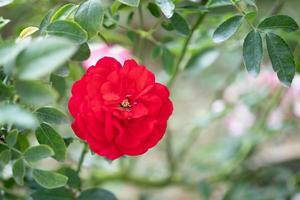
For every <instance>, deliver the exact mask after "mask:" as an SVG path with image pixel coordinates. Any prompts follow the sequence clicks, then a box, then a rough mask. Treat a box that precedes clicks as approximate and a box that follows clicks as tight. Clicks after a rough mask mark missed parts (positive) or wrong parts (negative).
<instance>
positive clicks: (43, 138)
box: [35, 123, 66, 161]
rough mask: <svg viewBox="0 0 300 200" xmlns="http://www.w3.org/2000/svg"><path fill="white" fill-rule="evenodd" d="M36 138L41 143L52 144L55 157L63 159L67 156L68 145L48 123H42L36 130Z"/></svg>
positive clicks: (59, 159)
mask: <svg viewBox="0 0 300 200" xmlns="http://www.w3.org/2000/svg"><path fill="white" fill-rule="evenodd" d="M35 135H36V138H37V140H38V141H39V143H40V144H46V145H48V146H50V147H51V148H52V149H53V150H54V152H55V156H54V158H55V159H56V160H58V161H63V160H64V159H65V156H66V145H65V142H64V140H63V138H62V137H61V136H60V135H59V134H58V133H57V132H56V131H55V130H54V129H53V128H52V127H51V126H49V125H48V124H45V123H43V124H41V125H40V127H39V128H38V129H37V130H36V132H35Z"/></svg>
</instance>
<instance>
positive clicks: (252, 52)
mask: <svg viewBox="0 0 300 200" xmlns="http://www.w3.org/2000/svg"><path fill="white" fill-rule="evenodd" d="M243 57H244V63H245V65H246V68H247V70H248V72H249V74H251V75H253V76H255V77H256V76H257V75H258V74H259V72H260V64H261V62H262V59H263V46H262V38H261V36H260V34H259V32H258V31H255V30H253V31H251V32H250V33H249V34H248V35H247V37H246V39H245V41H244V45H243Z"/></svg>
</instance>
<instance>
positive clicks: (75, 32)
mask: <svg viewBox="0 0 300 200" xmlns="http://www.w3.org/2000/svg"><path fill="white" fill-rule="evenodd" d="M47 33H48V34H50V35H55V36H60V37H65V38H68V39H70V40H72V41H74V42H76V43H78V44H82V43H85V42H86V41H87V39H88V34H87V32H86V31H85V30H84V29H83V28H82V27H81V26H80V25H79V24H77V23H76V22H72V21H67V20H59V21H55V22H53V23H51V24H49V26H48V27H47Z"/></svg>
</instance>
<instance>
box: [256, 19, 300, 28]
mask: <svg viewBox="0 0 300 200" xmlns="http://www.w3.org/2000/svg"><path fill="white" fill-rule="evenodd" d="M258 28H259V29H261V30H274V29H282V30H285V31H289V32H291V31H297V30H298V29H299V26H298V24H297V22H296V21H295V20H294V19H293V18H291V17H289V16H287V15H275V16H272V17H268V18H266V19H264V20H263V21H262V22H261V23H260V24H259V25H258Z"/></svg>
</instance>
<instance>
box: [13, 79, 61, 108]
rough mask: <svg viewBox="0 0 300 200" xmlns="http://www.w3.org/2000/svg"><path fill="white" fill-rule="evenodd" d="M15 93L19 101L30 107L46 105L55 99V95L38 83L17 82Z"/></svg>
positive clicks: (51, 90) (50, 89) (48, 87)
mask: <svg viewBox="0 0 300 200" xmlns="http://www.w3.org/2000/svg"><path fill="white" fill-rule="evenodd" d="M16 92H17V94H18V95H19V96H20V98H21V100H23V101H24V102H26V103H29V104H32V105H46V104H50V103H52V102H54V101H55V100H56V99H57V96H58V95H57V93H56V91H55V90H53V89H52V88H51V87H50V86H48V85H45V84H43V83H42V82H40V81H17V82H16Z"/></svg>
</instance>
